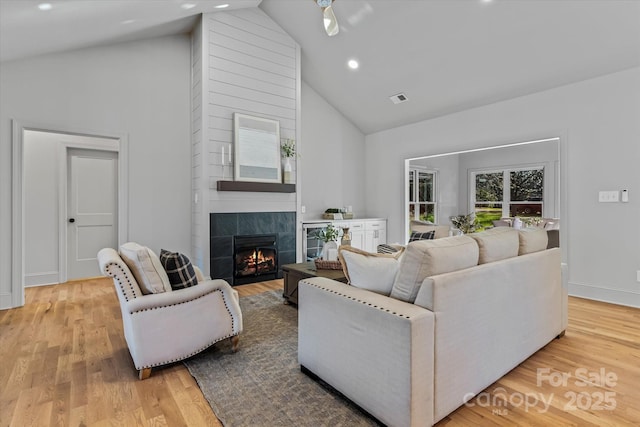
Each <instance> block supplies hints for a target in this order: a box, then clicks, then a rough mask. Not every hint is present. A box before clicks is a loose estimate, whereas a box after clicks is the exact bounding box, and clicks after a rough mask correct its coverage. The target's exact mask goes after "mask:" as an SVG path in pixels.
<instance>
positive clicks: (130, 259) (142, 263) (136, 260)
mask: <svg viewBox="0 0 640 427" xmlns="http://www.w3.org/2000/svg"><path fill="white" fill-rule="evenodd" d="M119 253H120V258H122V260H123V261H124V263H125V264H127V267H129V269H130V270H131V273H133V277H135V279H136V282H138V286H139V287H140V291H141V292H142V293H143V294H145V295H146V294H158V293H161V292H166V291H170V290H171V284H170V282H169V277H167V273H166V272H165V271H164V268H163V267H162V264H161V263H160V259H158V256H157V255H156V254H155V253H154V252H153V251H152V250H151V249H149V248H147V247H145V246H142V245H139V244H137V243H134V242H128V243H125V244H124V245H122V246H120V250H119Z"/></svg>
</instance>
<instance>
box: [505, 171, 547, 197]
mask: <svg viewBox="0 0 640 427" xmlns="http://www.w3.org/2000/svg"><path fill="white" fill-rule="evenodd" d="M543 189H544V169H534V170H526V171H511V201H512V202H540V201H542V193H543Z"/></svg>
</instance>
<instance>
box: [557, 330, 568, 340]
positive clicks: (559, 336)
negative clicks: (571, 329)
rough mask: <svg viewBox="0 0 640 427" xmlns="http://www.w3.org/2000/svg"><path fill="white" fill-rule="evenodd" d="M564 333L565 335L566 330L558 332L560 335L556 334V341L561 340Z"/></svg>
mask: <svg viewBox="0 0 640 427" xmlns="http://www.w3.org/2000/svg"><path fill="white" fill-rule="evenodd" d="M566 333H567V330H566V329H565V330H564V331H562V332H560V333H559V334H558V336H557V337H556V339H560V338H562V337H563V336H564V334H566Z"/></svg>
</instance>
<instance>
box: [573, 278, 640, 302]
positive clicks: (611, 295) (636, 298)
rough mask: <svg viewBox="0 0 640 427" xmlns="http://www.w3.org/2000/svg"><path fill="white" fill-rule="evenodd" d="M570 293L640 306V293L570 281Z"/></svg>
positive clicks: (597, 299)
mask: <svg viewBox="0 0 640 427" xmlns="http://www.w3.org/2000/svg"><path fill="white" fill-rule="evenodd" d="M569 295H571V296H575V297H580V298H587V299H592V300H596V301H603V302H610V303H612V304H618V305H625V306H628V307H635V308H640V293H638V292H629V291H621V290H619V289H607V288H600V287H596V286H592V285H585V284H581V283H573V282H569Z"/></svg>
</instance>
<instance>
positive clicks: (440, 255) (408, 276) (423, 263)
mask: <svg viewBox="0 0 640 427" xmlns="http://www.w3.org/2000/svg"><path fill="white" fill-rule="evenodd" d="M477 264H478V245H477V244H476V242H475V240H473V239H472V238H470V237H468V236H454V237H444V238H442V239H434V240H418V241H416V242H411V243H409V244H408V245H407V248H406V250H405V251H404V255H403V256H402V261H401V262H400V267H399V270H398V275H397V276H396V280H395V281H394V283H393V287H392V289H391V294H390V295H389V296H391V297H392V298H395V299H399V300H401V301H406V302H410V303H413V302H414V301H415V299H416V295H417V294H418V290H419V289H420V286H422V282H423V280H424V279H425V278H427V277H429V276H435V275H436V274H443V273H449V272H451V271H456V270H462V269H463V268H469V267H473V266H475V265H477Z"/></svg>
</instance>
